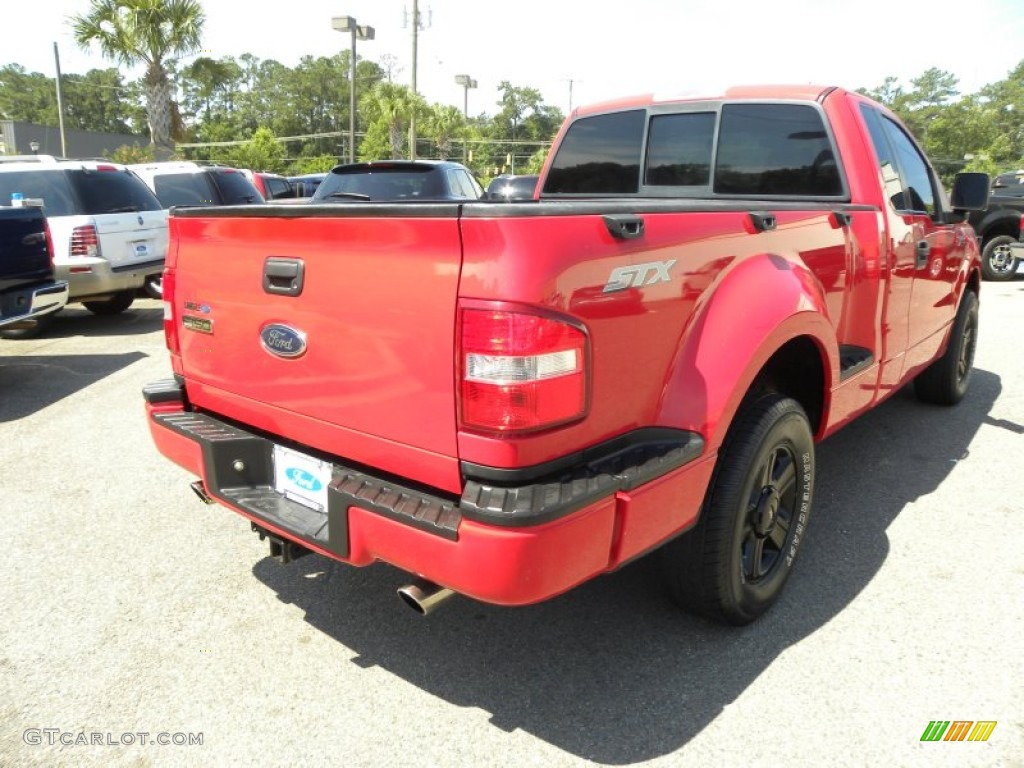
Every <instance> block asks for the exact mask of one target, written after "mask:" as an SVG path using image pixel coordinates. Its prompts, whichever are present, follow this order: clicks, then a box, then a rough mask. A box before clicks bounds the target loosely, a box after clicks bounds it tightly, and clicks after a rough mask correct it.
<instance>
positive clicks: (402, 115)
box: [360, 83, 426, 159]
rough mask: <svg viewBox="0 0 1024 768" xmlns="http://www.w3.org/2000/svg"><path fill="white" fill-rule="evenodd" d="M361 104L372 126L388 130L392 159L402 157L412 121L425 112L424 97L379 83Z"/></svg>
mask: <svg viewBox="0 0 1024 768" xmlns="http://www.w3.org/2000/svg"><path fill="white" fill-rule="evenodd" d="M360 104H361V106H362V108H363V111H364V112H365V114H366V116H367V118H368V119H369V120H370V121H371V122H372V123H376V124H377V125H378V126H382V127H386V131H387V135H388V138H389V143H390V145H391V157H392V159H397V158H399V157H401V156H402V148H403V144H404V142H405V133H406V131H407V130H408V127H409V121H410V120H411V119H412V117H413V115H415V114H416V113H417V112H423V111H425V110H426V101H425V100H424V99H423V97H422V96H420V95H419V94H417V93H413V92H412V91H411V90H410V89H409V88H408V87H406V86H404V85H394V84H393V83H378V84H377V85H376V86H375V87H374V89H373V90H372V91H370V93H368V94H366V96H364V97H363V99H362V100H361V102H360Z"/></svg>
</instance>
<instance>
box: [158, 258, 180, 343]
mask: <svg viewBox="0 0 1024 768" xmlns="http://www.w3.org/2000/svg"><path fill="white" fill-rule="evenodd" d="M176 284H177V279H176V278H175V276H174V270H171V269H164V276H163V288H162V291H163V293H162V299H163V305H164V341H165V343H166V344H167V349H168V350H169V351H170V353H171V354H172V355H180V354H181V342H180V341H179V340H178V325H177V323H176V322H175V321H174V289H175V287H176Z"/></svg>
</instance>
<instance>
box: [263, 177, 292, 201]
mask: <svg viewBox="0 0 1024 768" xmlns="http://www.w3.org/2000/svg"><path fill="white" fill-rule="evenodd" d="M264 183H265V184H266V185H267V193H268V195H269V196H270V197H271V198H272V199H274V200H279V199H280V198H282V197H292V188H291V185H290V184H289V183H288V182H287V181H285V180H284V179H266V180H265V182H264Z"/></svg>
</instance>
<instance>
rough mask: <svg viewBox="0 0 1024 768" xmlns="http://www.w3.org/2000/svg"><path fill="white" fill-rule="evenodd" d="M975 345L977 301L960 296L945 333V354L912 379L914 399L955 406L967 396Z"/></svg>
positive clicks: (974, 297)
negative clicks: (946, 342)
mask: <svg viewBox="0 0 1024 768" xmlns="http://www.w3.org/2000/svg"><path fill="white" fill-rule="evenodd" d="M977 344H978V297H977V295H976V294H975V293H974V291H966V292H964V296H963V298H962V299H960V308H959V309H958V310H957V313H956V320H954V321H953V328H952V330H950V333H949V344H948V345H947V346H946V352H945V354H943V355H942V357H940V358H939V359H938V360H936V361H935V362H933V363H932V364H931V365H929V366H928V367H927V368H925V369H924V370H923V371H922V372H921V373H919V374H918V375H917V378H915V379H914V393H915V394H916V395H917V399H918V400H921V401H923V402H925V403H934V404H935V405H956V404H957V403H959V402H960V401H961V400H963V397H964V395H966V394H967V386H968V385H969V384H970V383H971V371H973V370H974V350H975V348H976V347H977Z"/></svg>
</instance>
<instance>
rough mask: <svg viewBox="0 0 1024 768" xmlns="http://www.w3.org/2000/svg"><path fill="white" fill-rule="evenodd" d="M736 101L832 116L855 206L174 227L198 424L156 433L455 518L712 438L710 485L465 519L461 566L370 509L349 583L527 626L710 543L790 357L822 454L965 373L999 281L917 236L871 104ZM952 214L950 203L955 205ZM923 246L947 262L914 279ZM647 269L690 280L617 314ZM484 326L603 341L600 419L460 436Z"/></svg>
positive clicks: (800, 89)
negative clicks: (657, 437) (230, 439)
mask: <svg viewBox="0 0 1024 768" xmlns="http://www.w3.org/2000/svg"><path fill="white" fill-rule="evenodd" d="M719 98H722V97H719ZM724 98H726V99H734V100H747V101H756V100H771V101H794V102H800V103H811V104H815V105H817V106H818V107H820V109H821V110H822V111H823V112H824V115H825V118H826V120H827V122H828V127H829V130H830V132H831V133H830V136H831V139H832V141H833V143H834V147H835V150H836V154H837V158H836V161H837V164H838V166H839V169H840V171H841V176H842V178H843V179H844V181H845V189H846V191H847V192H848V196H847V197H846V198H844V199H843V200H832V201H826V202H823V203H818V202H817V201H804V202H803V203H801V202H799V201H797V202H792V201H789V202H788V203H787V201H779V202H777V203H776V202H773V201H772V200H732V199H724V200H723V199H721V198H716V199H711V200H700V199H676V200H673V199H670V198H665V197H661V198H641V197H635V196H634V197H629V198H622V199H619V198H616V199H614V200H603V199H594V200H585V201H583V202H581V201H579V200H577V201H570V202H566V201H559V200H545V199H544V198H543V192H541V200H540V201H539V202H534V203H523V204H511V205H507V206H496V205H494V204H484V203H468V204H466V205H464V206H461V207H456V206H449V207H448V208H446V209H445V210H444V211H440V209H439V211H438V212H435V213H431V212H430V211H429V210H428V211H427V212H425V213H418V214H415V215H401V214H399V213H394V212H393V213H391V214H389V215H387V216H384V215H382V214H380V213H379V209H376V211H377V212H375V209H373V208H372V207H371V206H368V205H360V204H354V205H339V206H335V207H334V208H332V209H329V210H328V209H326V208H325V209H322V210H320V211H319V212H317V211H312V212H311V213H310V214H309V215H308V216H307V215H305V214H302V213H299V214H297V213H296V211H295V206H287V208H289V209H292V210H291V211H289V212H287V213H286V212H285V211H283V210H282V209H284V208H285V206H281V207H280V208H278V207H276V206H268V207H267V208H266V209H265V211H262V210H261V212H260V213H258V214H253V213H251V212H250V213H247V214H246V215H245V216H244V218H243V217H242V216H241V215H239V216H238V217H237V218H235V217H230V216H228V215H227V214H225V213H224V212H223V211H221V212H219V213H216V214H214V213H210V214H209V215H206V214H205V213H201V212H199V213H196V212H192V213H188V214H187V215H184V216H180V217H178V216H172V218H171V236H172V248H171V252H170V254H169V256H168V260H167V269H168V271H169V272H173V273H174V281H173V284H174V286H175V287H174V297H173V299H172V303H173V307H172V312H173V324H174V327H176V328H177V336H178V338H179V340H180V350H179V349H172V354H171V360H172V368H173V370H174V371H175V373H177V374H179V375H180V376H181V378H182V380H183V381H184V388H185V390H186V392H187V401H188V406H186V405H185V403H184V401H183V402H182V403H172V404H160V405H158V406H151V407H150V412H151V413H156V412H159V411H175V410H182V409H184V408H186V407H189V408H195V409H197V410H205V411H207V412H209V413H210V414H212V415H215V416H220V417H222V418H225V419H230V420H233V421H235V422H237V423H240V424H242V425H247V426H249V427H251V428H252V429H253V430H254V431H260V432H262V433H265V434H267V435H269V437H270V438H271V439H272V440H273V439H276V440H278V441H279V442H287V443H296V444H298V446H299V447H300V448H301V447H303V446H305V447H308V448H309V449H310V450H312V451H319V452H324V453H327V454H330V455H332V456H334V457H337V459H338V462H339V463H343V462H348V463H354V464H358V465H362V466H364V467H367V468H369V469H370V470H373V471H377V472H379V473H381V474H382V475H386V476H392V477H396V478H399V479H404V480H406V481H408V482H409V483H411V484H415V485H416V486H417V487H421V488H426V489H428V490H429V489H436V490H437V491H438V492H439V495H440V496H442V497H444V498H445V499H452V498H454V497H458V496H459V494H461V493H462V490H463V486H464V484H465V482H466V478H465V477H464V476H463V474H462V472H463V471H467V472H468V471H469V470H468V469H465V466H466V465H464V463H468V466H470V467H471V466H472V465H479V466H482V467H485V468H490V469H491V470H495V469H502V470H517V469H522V468H530V467H534V465H538V464H542V463H544V462H552V461H559V460H561V459H563V458H564V457H568V456H571V455H573V454H575V453H577V452H581V451H583V450H585V449H589V448H593V447H595V446H600V445H602V444H603V443H606V442H607V441H610V440H612V439H614V438H618V437H620V436H623V435H628V434H630V433H632V432H634V431H635V430H642V429H648V428H652V427H657V428H671V429H676V430H684V431H687V432H691V433H696V434H697V435H699V436H700V438H702V440H703V453H702V455H700V456H699V457H698V458H697V459H695V460H693V461H691V462H690V463H688V464H685V465H684V466H682V467H681V468H677V469H674V470H672V471H670V472H668V473H667V474H664V475H661V476H658V477H656V479H654V480H650V481H648V482H646V483H643V484H641V485H639V486H637V487H631V488H630V489H629V490H628V491H623V490H619V491H617V492H616V491H612V492H609V493H608V495H607V496H606V497H604V498H601V499H598V500H596V501H592V502H590V503H588V504H587V505H586V506H585V507H583V508H582V509H576V510H575V511H573V512H571V513H570V514H567V515H566V516H564V517H561V518H559V519H557V520H554V521H553V522H545V523H543V524H540V525H531V526H527V525H522V526H519V527H516V526H512V525H510V526H498V525H486V524H483V523H480V522H476V521H474V520H471V519H469V518H468V517H464V518H462V519H461V522H460V524H459V527H458V531H457V540H456V541H452V540H450V539H448V538H444V537H442V536H438V535H434V534H431V533H427V532H424V531H423V530H418V529H416V528H413V527H411V526H409V525H407V524H405V523H402V522H400V521H397V520H395V519H391V518H389V517H384V516H381V515H380V514H377V513H375V512H373V511H371V510H369V509H364V508H362V507H359V506H353V507H350V508H349V511H348V523H349V544H350V552H349V556H348V557H346V558H341V559H344V560H345V561H346V562H350V563H352V564H353V565H360V566H361V565H366V564H369V563H371V562H373V561H374V560H383V561H386V562H389V563H392V564H393V565H396V566H398V567H400V568H404V569H406V570H409V571H411V572H413V573H416V574H419V575H421V576H423V577H425V578H427V579H430V580H433V581H435V582H437V583H439V584H442V585H444V586H447V587H450V588H452V589H454V590H456V591H458V592H461V593H464V594H467V595H470V596H473V597H476V598H478V599H480V600H485V601H488V602H493V603H497V604H502V605H518V604H525V603H530V602H536V601H538V600H542V599H545V598H547V597H551V596H553V595H555V594H558V593H560V592H563V591H565V590H567V589H570V588H571V587H573V586H575V585H576V584H579V583H580V582H582V581H584V580H586V579H588V578H591V577H592V576H595V575H597V574H600V573H603V572H606V571H608V570H611V569H614V568H616V567H618V566H619V565H621V564H622V563H624V562H627V561H629V560H630V559H632V558H634V557H637V556H639V555H641V554H643V553H644V552H647V551H649V550H650V549H652V548H654V547H656V546H658V545H659V544H660V543H662V542H664V541H666V540H667V539H668V538H671V537H672V536H674V535H677V534H678V533H680V532H682V531H683V530H685V529H687V528H688V527H690V526H691V525H693V524H694V523H695V522H696V520H697V517H698V515H699V511H700V507H701V504H702V501H703V499H704V496H705V493H706V489H707V487H708V483H709V482H710V478H711V476H712V473H713V470H714V465H715V460H716V458H717V453H718V449H719V446H720V445H721V442H722V440H723V439H724V436H725V433H726V430H727V429H728V427H729V425H730V424H731V423H732V421H733V417H734V415H735V413H736V411H737V409H738V408H739V406H740V403H741V401H742V399H743V397H744V395H745V394H746V393H747V392H748V391H749V389H750V387H751V385H752V384H753V383H754V382H755V380H756V379H757V377H758V374H759V373H761V372H762V371H763V369H764V367H765V366H766V365H767V364H769V363H770V362H771V361H772V359H773V357H774V356H775V355H776V354H777V353H778V351H779V350H780V349H782V348H783V347H786V346H787V345H791V344H793V342H797V344H796V345H794V347H795V348H799V349H800V350H801V354H803V355H804V356H805V357H809V358H812V359H810V360H807V361H806V362H807V363H808V365H810V364H813V366H812V367H813V370H814V371H818V370H821V371H823V391H822V392H820V393H816V394H820V399H821V406H822V407H821V411H822V412H821V415H820V421H819V423H818V424H817V425H815V426H816V437H817V438H819V439H820V438H823V437H825V436H827V435H828V434H830V433H832V432H834V431H835V430H836V429H839V428H840V427H841V426H842V425H844V424H846V423H848V422H849V421H850V420H852V419H853V418H855V417H856V416H857V415H858V414H860V413H862V412H863V411H865V410H867V409H868V408H871V407H873V406H874V405H876V404H877V403H878V402H880V401H881V400H883V399H884V398H886V397H888V396H889V395H890V394H891V393H892V392H893V391H895V390H896V389H897V388H899V387H900V386H903V385H904V384H905V383H907V382H908V381H909V380H910V378H911V377H912V376H913V375H914V374H916V373H917V372H918V371H920V370H921V369H922V368H923V367H924V366H925V365H927V364H928V363H929V362H930V361H931V360H933V359H934V358H935V356H936V355H938V354H939V353H941V352H942V350H943V349H944V347H945V344H946V342H947V336H948V331H949V328H950V326H951V323H952V320H953V318H954V316H955V312H956V308H957V306H958V303H959V300H960V297H961V296H962V293H963V291H964V290H965V286H967V285H968V284H969V283H973V282H975V281H976V280H977V274H978V271H979V268H980V265H979V260H978V250H977V243H976V242H975V239H974V236H973V233H972V232H971V230H970V229H969V227H968V226H967V225H966V224H945V223H941V221H933V220H932V219H931V218H930V217H928V216H924V215H917V214H914V215H911V214H906V213H903V212H900V211H898V210H896V208H895V207H894V205H893V203H892V202H891V198H890V197H889V196H890V195H891V193H892V190H891V189H889V188H887V187H886V179H885V178H883V172H882V170H881V169H880V164H879V161H878V159H877V157H876V156H875V151H874V149H873V144H872V141H871V138H870V136H869V133H868V130H867V126H866V124H865V120H864V118H863V116H862V114H861V105H863V104H866V103H867V104H870V102H867V101H866V100H865V99H864V98H863V97H860V96H858V95H856V94H852V93H849V92H846V91H843V90H840V89H830V88H824V87H820V86H792V87H786V86H772V87H743V88H735V89H731V90H730V91H728V92H727V94H726V96H725V97H724ZM701 101H709V100H707V99H703V100H701ZM709 103H710V102H709ZM665 104H667V102H663V101H658V100H656V99H655V98H654V97H651V96H645V97H639V98H636V99H630V100H622V101H619V102H615V103H613V104H605V105H600V106H599V107H594V108H582V109H580V110H577V112H576V113H574V116H573V117H572V118H570V120H569V121H567V123H566V126H563V128H562V133H560V135H559V139H558V140H557V141H560V140H561V137H562V136H563V135H564V133H565V131H566V130H567V127H568V125H569V124H570V122H571V121H572V120H573V119H576V118H577V117H579V116H583V115H593V114H600V113H602V112H606V111H611V110H619V109H629V108H644V107H649V106H657V107H658V109H662V108H663V106H664V105H665ZM883 114H885V115H887V116H888V118H891V119H893V120H895V118H893V117H892V115H891V114H890V113H887V112H884V111H883ZM897 122H898V121H897ZM557 141H556V147H557ZM554 154H555V152H552V153H551V156H552V157H553V156H554ZM549 162H550V160H549ZM546 171H547V169H545V174H546ZM890 181H891V179H890ZM538 189H541V190H543V178H542V180H541V184H540V185H539V187H538ZM943 195H944V193H943V192H942V191H941V190H938V191H937V196H938V198H939V200H940V202H942V203H944V198H943ZM945 207H946V208H947V209H948V205H945ZM311 210H312V209H311ZM408 210H419V209H408ZM623 211H628V213H629V214H630V215H631V216H634V217H638V218H641V219H642V220H643V224H644V227H643V233H642V237H636V238H625V239H624V238H622V237H616V236H615V235H614V234H613V233H612V232H611V231H610V229H609V227H608V226H607V225H606V223H605V221H604V218H603V215H602V214H604V213H607V212H612V213H616V214H621V213H623ZM755 211H756V212H770V213H771V214H772V215H773V216H774V218H775V226H774V228H768V229H766V230H765V231H760V229H759V228H758V227H755V225H754V218H753V217H751V215H750V214H751V212H755ZM922 242H927V243H928V245H929V250H928V258H927V260H926V261H924V262H922V261H921V260H920V259H917V258H916V254H917V251H918V246H919V244H920V243H922ZM270 256H274V257H284V258H290V259H295V260H301V261H302V262H303V264H304V268H305V286H304V288H303V291H302V293H301V295H299V296H290V297H286V296H277V295H270V294H268V293H267V292H266V291H265V290H264V288H263V286H262V282H261V281H262V276H263V269H264V262H265V260H266V258H267V257H270ZM648 263H656V264H660V265H668V266H665V267H664V269H665V270H667V274H668V279H665V280H656V281H653V282H650V283H647V282H644V281H640V282H639V283H637V284H630V285H629V287H628V288H624V289H622V290H608V286H609V285H611V284H613V283H614V281H613V280H611V278H610V276H612V275H615V274H616V273H617V271H619V270H622V269H627V270H628V269H630V268H633V267H635V266H636V265H644V264H648ZM466 308H482V309H506V310H509V311H513V312H527V313H529V312H535V313H540V314H550V315H552V316H554V317H557V318H560V319H562V320H564V321H565V322H567V323H570V324H572V325H574V326H576V327H578V328H579V329H581V330H582V331H583V332H584V333H585V334H586V340H587V342H586V343H587V352H586V366H587V370H586V376H587V407H586V411H585V413H584V415H583V416H582V417H580V418H578V419H576V420H575V421H573V422H571V423H569V424H565V425H560V426H558V427H557V428H552V429H545V430H541V431H537V432H531V433H526V434H515V433H512V434H506V435H501V436H499V435H496V434H490V433H485V432H478V431H473V430H469V429H464V430H460V429H459V427H458V419H457V410H456V409H457V407H458V397H459V384H458V381H459V376H460V374H461V369H460V361H459V360H458V359H457V358H458V355H457V350H458V344H459V330H458V328H457V319H458V317H459V312H460V310H461V309H466ZM186 314H192V315H195V316H197V317H200V318H201V319H208V320H211V321H212V323H213V325H212V331H213V332H212V333H204V332H200V331H195V330H193V329H189V328H185V327H182V326H181V321H182V316H183V315H186ZM268 323H281V324H284V325H288V326H289V327H293V328H295V329H296V330H299V331H302V332H303V333H305V335H306V340H307V343H308V346H307V349H306V352H305V354H303V355H302V356H300V357H297V358H295V359H282V358H281V357H276V356H274V355H271V354H269V353H268V352H267V351H266V350H265V349H263V348H262V346H261V342H260V331H261V330H262V329H263V328H264V327H265V326H266V325H267V324H268ZM843 348H846V349H851V348H852V349H855V350H861V351H866V352H867V353H869V354H870V363H869V364H866V365H865V366H864V367H863V368H861V369H859V370H857V372H856V373H854V374H853V375H847V376H846V377H845V378H844V375H843V369H842V367H841V366H842V362H841V354H840V353H841V350H842V349H843ZM850 370H852V369H847V371H846V373H847V374H849V373H850ZM814 380H815V381H817V378H815V379H814ZM150 427H151V431H152V434H153V438H154V440H155V442H156V444H157V446H158V448H159V450H160V451H161V452H162V453H163V454H164V455H166V456H168V457H169V458H170V459H172V460H173V461H175V462H177V463H178V464H179V465H181V466H183V467H185V468H186V469H188V470H189V471H191V472H193V473H195V474H197V475H200V476H203V473H204V471H205V470H204V466H203V457H202V452H201V451H200V450H199V448H198V444H197V443H194V442H192V441H191V440H190V439H188V438H186V437H183V436H181V435H179V434H177V433H175V432H172V431H170V430H169V429H166V428H162V427H160V426H159V425H157V424H155V423H154V422H153V420H152V419H150ZM563 469H564V467H563ZM623 487H625V486H623ZM236 511H239V512H241V513H242V514H247V513H246V512H244V511H242V510H236ZM262 524H263V523H261V525H262ZM269 528H270V529H271V530H274V531H275V532H276V533H277V534H279V535H282V536H285V537H288V536H289V532H288V531H281V530H277V529H276V528H274V527H273V526H269ZM307 544H308V542H307ZM324 554H328V555H330V553H328V552H324ZM332 556H333V555H332Z"/></svg>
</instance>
